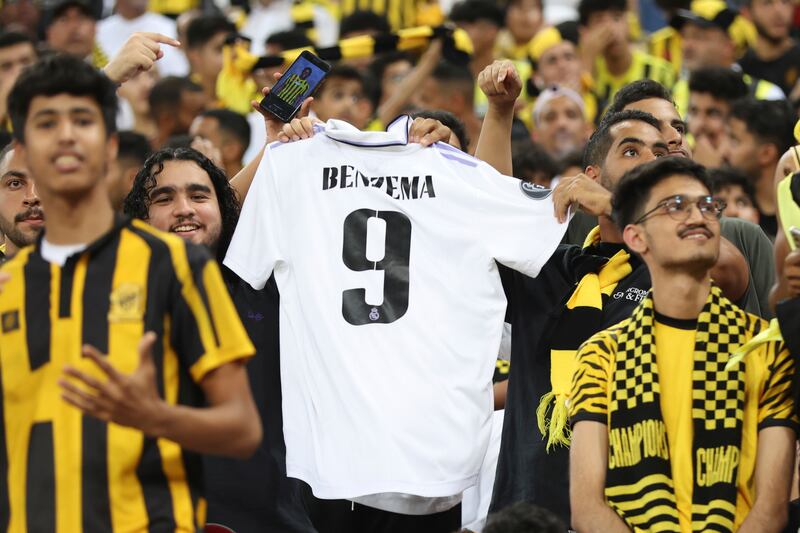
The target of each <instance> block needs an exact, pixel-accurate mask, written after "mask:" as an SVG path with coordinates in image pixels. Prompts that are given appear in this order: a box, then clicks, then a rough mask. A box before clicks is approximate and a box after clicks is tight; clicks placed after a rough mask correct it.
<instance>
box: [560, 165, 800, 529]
mask: <svg viewBox="0 0 800 533" xmlns="http://www.w3.org/2000/svg"><path fill="white" fill-rule="evenodd" d="M710 191H711V189H710V185H709V179H708V176H707V173H706V170H705V169H704V168H703V167H702V166H701V165H699V164H697V163H694V162H692V161H689V160H687V159H684V158H672V157H670V158H664V159H662V160H659V161H654V162H652V163H648V164H647V165H642V166H640V167H638V168H635V169H632V170H630V171H629V172H627V173H626V174H625V175H624V176H623V177H622V179H621V180H620V181H619V183H618V185H617V188H616V191H615V195H614V206H613V213H612V218H613V219H614V221H615V222H616V224H617V226H618V228H619V231H620V232H621V233H622V236H623V239H624V241H625V245H626V246H627V247H628V249H630V250H631V251H632V252H635V253H636V254H637V255H639V256H640V257H641V258H642V260H643V261H644V263H645V264H646V265H647V270H648V271H649V273H650V278H651V281H652V290H651V291H650V292H649V293H648V295H647V296H646V297H645V298H644V299H643V300H642V302H641V304H640V305H638V306H637V307H636V309H635V310H634V311H633V314H632V315H631V317H630V318H629V319H627V320H625V321H623V322H621V323H619V324H617V325H615V326H614V327H612V328H609V329H606V330H604V331H602V332H600V333H598V334H596V335H594V336H592V337H591V338H590V339H589V341H588V342H586V343H584V344H583V346H582V347H581V348H580V350H579V351H578V354H577V358H578V363H577V367H576V369H575V372H574V374H573V375H574V378H573V385H572V391H571V395H570V405H569V412H570V420H571V423H572V424H573V433H572V443H571V450H570V499H571V502H572V513H573V514H572V517H573V522H572V525H573V526H574V527H575V529H577V530H578V531H581V533H592V532H603V533H612V532H623V531H625V532H627V531H631V530H636V531H640V530H647V531H682V532H690V531H700V530H704V531H705V530H708V529H711V528H710V527H709V525H710V524H714V527H713V529H714V530H715V531H739V532H740V533H745V532H747V533H750V532H760V533H777V532H779V531H781V530H782V529H783V526H784V525H785V523H786V519H787V509H788V503H789V485H790V480H791V477H792V469H791V467H792V464H793V462H794V445H795V444H794V443H795V439H796V436H795V431H796V430H797V422H798V419H797V414H796V413H795V400H794V397H793V388H794V387H793V383H794V379H793V378H794V366H795V362H794V358H793V357H792V355H791V352H790V351H789V349H788V348H787V347H786V346H785V345H784V343H783V341H782V340H772V341H768V342H765V343H759V344H758V346H757V347H755V348H754V349H753V350H752V351H750V352H749V353H746V355H744V357H739V356H738V355H737V353H739V350H740V349H741V347H742V346H743V345H745V344H754V343H750V341H751V340H752V339H753V338H754V337H755V336H756V335H757V334H758V333H760V332H761V331H762V330H764V329H765V328H766V327H767V325H768V324H767V322H766V321H765V320H762V319H760V318H759V317H756V316H753V315H750V314H748V313H746V312H745V311H743V310H741V309H740V308H738V307H737V306H735V305H734V304H733V303H731V302H730V300H728V299H727V298H725V297H724V296H723V295H722V293H721V291H720V289H719V288H718V287H716V286H714V284H713V283H712V278H711V268H712V267H713V266H714V265H715V264H716V262H717V259H718V257H719V243H720V226H719V217H720V216H721V214H722V211H723V209H724V207H725V204H724V202H722V201H721V200H719V199H716V198H713V197H712V196H711V194H710ZM741 353H744V352H741Z"/></svg>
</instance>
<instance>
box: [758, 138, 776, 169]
mask: <svg viewBox="0 0 800 533" xmlns="http://www.w3.org/2000/svg"><path fill="white" fill-rule="evenodd" d="M779 157H780V155H779V154H778V147H777V146H775V145H774V144H771V143H764V144H762V145H760V146H759V147H758V149H757V150H756V159H757V161H758V166H760V167H762V168H764V167H769V166H773V165H774V164H775V160H776V159H777V158H779Z"/></svg>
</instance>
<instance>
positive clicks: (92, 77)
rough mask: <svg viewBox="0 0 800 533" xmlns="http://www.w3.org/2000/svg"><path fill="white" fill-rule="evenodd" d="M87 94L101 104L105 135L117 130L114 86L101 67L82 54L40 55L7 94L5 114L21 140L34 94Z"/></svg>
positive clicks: (23, 136) (115, 89)
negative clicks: (6, 112)
mask: <svg viewBox="0 0 800 533" xmlns="http://www.w3.org/2000/svg"><path fill="white" fill-rule="evenodd" d="M64 93H66V94H70V95H72V96H86V97H89V98H91V99H92V100H94V101H95V103H97V105H98V106H99V107H100V112H101V113H102V115H103V123H104V124H105V127H106V136H110V135H112V134H114V133H115V132H116V131H117V87H116V86H115V85H114V83H113V82H112V81H111V80H109V79H108V77H107V76H106V75H105V74H103V73H102V72H101V71H100V70H97V69H96V68H94V67H93V66H91V65H90V64H88V63H87V62H86V61H84V60H83V59H81V58H77V57H73V56H70V55H67V54H55V55H53V56H51V57H47V58H44V59H41V60H40V61H38V62H37V63H35V64H33V65H31V66H30V67H28V68H26V69H25V70H24V71H23V72H22V74H20V76H19V78H18V79H17V81H16V83H15V84H14V86H13V87H12V88H11V93H10V94H9V95H8V114H9V116H10V117H11V124H12V126H13V128H14V137H15V138H16V139H17V140H18V141H20V142H21V143H23V144H24V142H25V120H26V119H27V117H28V111H29V110H30V107H31V102H32V101H33V99H34V98H36V97H37V96H55V95H57V94H64Z"/></svg>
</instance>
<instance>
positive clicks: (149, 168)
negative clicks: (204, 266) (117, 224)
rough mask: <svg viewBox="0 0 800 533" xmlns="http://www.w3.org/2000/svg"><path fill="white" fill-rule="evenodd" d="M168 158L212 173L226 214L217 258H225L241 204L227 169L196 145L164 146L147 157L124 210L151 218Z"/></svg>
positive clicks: (218, 196) (143, 218)
mask: <svg viewBox="0 0 800 533" xmlns="http://www.w3.org/2000/svg"><path fill="white" fill-rule="evenodd" d="M168 161H191V162H194V163H196V164H197V166H199V167H200V168H201V169H203V170H205V172H206V174H208V177H209V179H210V180H211V184H212V185H213V186H214V192H215V193H216V195H217V201H218V202H219V212H220V215H221V217H222V231H221V232H220V236H219V242H218V243H217V249H216V254H217V260H218V261H220V262H221V261H222V260H223V259H224V258H225V252H227V251H228V245H229V244H230V243H231V238H233V232H234V230H235V229H236V223H237V222H238V221H239V211H240V209H241V205H240V203H239V199H238V198H237V196H236V190H235V189H234V188H233V187H231V185H230V183H229V182H228V177H227V176H226V175H225V172H223V171H222V169H220V168H219V167H218V166H216V165H215V164H214V163H212V162H211V160H210V159H208V158H207V157H206V156H204V155H203V154H201V153H200V152H198V151H197V150H194V149H193V148H162V149H161V150H159V151H157V152H155V153H154V154H153V155H151V156H150V157H148V158H147V161H145V163H144V166H143V167H142V169H141V170H139V172H138V173H137V174H136V177H135V178H134V179H133V187H131V192H130V193H128V196H126V197H125V202H124V204H123V211H124V213H125V214H126V215H128V216H130V217H134V218H139V219H141V220H147V219H148V218H149V213H150V192H151V191H152V190H153V189H154V188H155V187H156V185H157V180H158V175H159V174H160V173H161V172H162V171H163V170H164V164H165V163H166V162H168Z"/></svg>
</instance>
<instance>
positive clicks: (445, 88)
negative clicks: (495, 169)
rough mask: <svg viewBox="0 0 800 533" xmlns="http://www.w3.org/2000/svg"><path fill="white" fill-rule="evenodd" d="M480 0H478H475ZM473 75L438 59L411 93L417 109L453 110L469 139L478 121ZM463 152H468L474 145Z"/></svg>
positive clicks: (475, 132)
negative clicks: (414, 91) (427, 75)
mask: <svg viewBox="0 0 800 533" xmlns="http://www.w3.org/2000/svg"><path fill="white" fill-rule="evenodd" d="M475 1H481V0H475ZM474 99H475V79H474V78H473V77H472V74H471V73H470V71H469V69H468V68H467V67H462V66H460V65H455V64H453V63H449V62H447V61H441V62H440V63H439V65H438V66H437V67H436V68H435V69H434V70H433V72H432V73H431V75H430V76H429V77H427V78H426V79H425V81H424V82H423V83H422V85H421V87H420V88H419V90H418V91H417V92H416V93H415V94H414V95H413V96H412V103H413V104H414V105H415V106H416V107H418V108H419V109H440V110H443V111H448V112H450V113H453V114H454V115H455V116H456V117H458V119H459V120H460V121H461V122H462V123H463V124H464V127H465V128H466V129H467V135H468V136H469V138H470V139H473V142H475V140H476V139H477V138H478V134H479V132H480V127H481V124H480V121H479V120H478V117H477V116H476V114H475V108H474V105H473V102H474ZM464 151H465V152H469V153H472V152H473V151H474V146H471V147H469V149H467V148H464Z"/></svg>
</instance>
